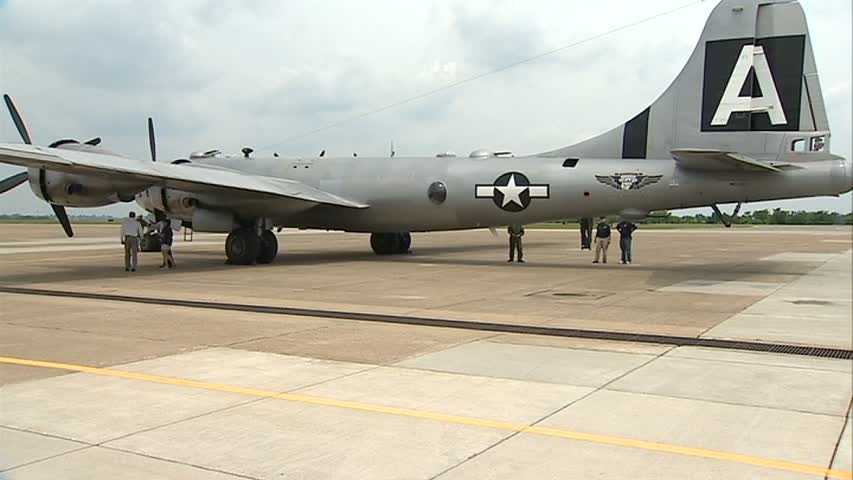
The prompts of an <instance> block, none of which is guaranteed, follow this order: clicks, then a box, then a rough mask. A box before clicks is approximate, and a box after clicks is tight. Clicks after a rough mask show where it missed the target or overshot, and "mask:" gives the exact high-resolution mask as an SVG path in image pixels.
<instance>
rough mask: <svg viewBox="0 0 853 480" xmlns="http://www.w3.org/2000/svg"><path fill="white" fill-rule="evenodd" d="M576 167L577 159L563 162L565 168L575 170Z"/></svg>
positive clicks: (568, 159)
mask: <svg viewBox="0 0 853 480" xmlns="http://www.w3.org/2000/svg"><path fill="white" fill-rule="evenodd" d="M577 165H578V159H577V158H567V159H566V160H565V161H563V166H564V167H566V168H575V167H576V166H577Z"/></svg>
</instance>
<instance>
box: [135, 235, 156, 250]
mask: <svg viewBox="0 0 853 480" xmlns="http://www.w3.org/2000/svg"><path fill="white" fill-rule="evenodd" d="M139 250H140V251H142V252H159V251H160V237H158V236H157V235H150V234H149V235H143V236H142V239H141V240H140V241H139Z"/></svg>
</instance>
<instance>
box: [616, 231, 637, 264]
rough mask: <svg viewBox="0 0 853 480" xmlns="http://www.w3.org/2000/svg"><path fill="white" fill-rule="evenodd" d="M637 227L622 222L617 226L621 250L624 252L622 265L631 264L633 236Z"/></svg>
mask: <svg viewBox="0 0 853 480" xmlns="http://www.w3.org/2000/svg"><path fill="white" fill-rule="evenodd" d="M636 229H637V226H636V225H634V224H633V223H631V222H629V221H627V220H622V221H621V222H619V224H618V225H616V230H618V231H619V249H620V250H622V264H623V265H624V264H626V263H631V235H632V234H633V233H634V230H636Z"/></svg>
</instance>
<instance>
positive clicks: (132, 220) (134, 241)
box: [121, 212, 142, 272]
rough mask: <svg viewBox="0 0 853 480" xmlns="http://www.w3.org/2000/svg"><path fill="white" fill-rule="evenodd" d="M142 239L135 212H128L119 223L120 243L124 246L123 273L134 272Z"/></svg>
mask: <svg viewBox="0 0 853 480" xmlns="http://www.w3.org/2000/svg"><path fill="white" fill-rule="evenodd" d="M140 237H142V224H140V223H139V220H137V219H136V212H130V214H128V216H127V218H126V219H124V221H123V222H121V243H122V245H124V271H125V272H135V271H136V266H137V257H138V254H139V239H140Z"/></svg>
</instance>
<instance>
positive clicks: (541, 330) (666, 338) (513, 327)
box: [0, 286, 853, 360]
mask: <svg viewBox="0 0 853 480" xmlns="http://www.w3.org/2000/svg"><path fill="white" fill-rule="evenodd" d="M0 292H2V293H12V294H19V295H41V296H48V297H66V298H81V299H89V300H107V301H114V302H131V303H144V304H150V305H166V306H173V307H187V308H204V309H211V310H230V311H239V312H251V313H266V314H272V315H293V316H303V317H319V318H333V319H339V320H355V321H362V322H377V323H393V324H398V325H418V326H427V327H440V328H456V329H462V330H478V331H487V332H498V333H517V334H524V335H544V336H551V337H568V338H589V339H595V340H613V341H619V342H638V343H655V344H661V345H674V346H695V347H706V348H719V349H726V350H746V351H754V352H768V353H781V354H787V355H803V356H809V357H823V358H836V359H843V360H851V359H853V350H845V349H841V348H829V347H820V346H813V345H794V344H783V343H767V342H748V341H742V340H722V339H714V338H696V337H681V336H673V335H653V334H646V333H633V332H611V331H605V330H583V329H575V328H559V327H543V326H538V325H518V324H504V323H492V322H478V321H468V320H448V319H443V318H428V317H410V316H403V315H387V314H377V313H365V312H345V311H335V310H322V309H310V308H294V307H273V306H267V305H251V304H238V303H219V302H203V301H196V300H179V299H171V298H152V297H138V296H132V295H116V294H108V293H88V292H74V291H62V290H44V289H36V288H20V287H6V286H0Z"/></svg>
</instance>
